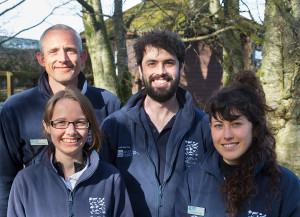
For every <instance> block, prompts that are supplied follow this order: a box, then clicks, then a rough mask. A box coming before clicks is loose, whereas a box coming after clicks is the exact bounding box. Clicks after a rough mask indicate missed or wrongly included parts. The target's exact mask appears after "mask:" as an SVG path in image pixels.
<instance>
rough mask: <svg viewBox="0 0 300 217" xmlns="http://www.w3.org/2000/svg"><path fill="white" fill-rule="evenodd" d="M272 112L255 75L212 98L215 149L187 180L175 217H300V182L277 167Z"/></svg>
mask: <svg viewBox="0 0 300 217" xmlns="http://www.w3.org/2000/svg"><path fill="white" fill-rule="evenodd" d="M269 111H272V109H271V108H270V107H268V106H267V105H266V102H265V95H264V93H263V91H262V89H261V87H260V86H259V82H258V79H257V77H256V76H255V74H254V73H253V72H251V71H246V72H241V73H237V74H236V75H235V76H234V82H233V84H232V85H231V86H230V87H226V88H223V89H222V90H220V91H218V92H217V93H216V94H214V95H213V96H212V97H211V99H210V100H209V101H208V103H207V105H206V112H207V113H208V115H209V117H210V126H211V134H212V138H213V143H214V146H215V150H212V151H211V152H209V153H208V154H207V155H206V156H205V159H204V160H203V162H202V163H201V165H198V166H195V167H193V168H190V169H189V170H188V171H187V173H186V174H185V176H184V177H183V179H182V183H181V184H179V186H178V189H177V196H176V202H175V209H174V214H173V215H172V216H175V217H188V216H189V217H192V216H193V217H199V216H205V217H222V216H223V217H225V216H226V217H227V216H228V217H299V216H300V181H299V179H298V178H297V176H296V175H295V174H293V173H292V172H291V171H289V170H288V169H286V168H284V167H281V166H279V165H278V164H277V161H276V154H275V139H274V137H273V135H272V133H271V131H270V130H269V128H268V127H267V121H266V115H267V113H268V112H269Z"/></svg>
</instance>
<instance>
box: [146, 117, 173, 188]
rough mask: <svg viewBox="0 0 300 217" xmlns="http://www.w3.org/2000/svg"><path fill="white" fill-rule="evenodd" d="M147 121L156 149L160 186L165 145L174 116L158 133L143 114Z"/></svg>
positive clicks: (164, 160)
mask: <svg viewBox="0 0 300 217" xmlns="http://www.w3.org/2000/svg"><path fill="white" fill-rule="evenodd" d="M145 114H146V116H147V120H148V124H149V127H150V129H151V132H152V135H153V138H154V142H155V144H156V147H157V151H158V156H159V162H158V167H159V169H158V172H159V174H158V176H159V181H160V184H162V183H163V181H164V173H165V165H166V156H167V155H166V151H167V143H168V140H169V136H170V133H171V130H172V127H173V124H174V122H175V119H176V115H174V116H173V117H172V118H171V120H170V121H169V122H168V123H167V124H166V126H165V127H164V129H163V130H162V131H161V132H160V133H159V132H158V130H157V129H156V127H155V125H154V124H153V122H152V121H151V119H150V117H149V115H148V114H147V113H146V112H145Z"/></svg>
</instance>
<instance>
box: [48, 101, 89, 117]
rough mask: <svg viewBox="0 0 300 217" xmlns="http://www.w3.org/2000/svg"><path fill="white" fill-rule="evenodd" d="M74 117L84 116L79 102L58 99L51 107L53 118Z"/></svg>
mask: <svg viewBox="0 0 300 217" xmlns="http://www.w3.org/2000/svg"><path fill="white" fill-rule="evenodd" d="M76 115H84V114H83V111H82V109H81V106H80V104H79V102H77V101H75V100H73V99H68V98H64V99H60V100H58V101H57V102H56V104H55V105H54V107H53V114H52V118H53V117H64V116H66V117H69V116H76Z"/></svg>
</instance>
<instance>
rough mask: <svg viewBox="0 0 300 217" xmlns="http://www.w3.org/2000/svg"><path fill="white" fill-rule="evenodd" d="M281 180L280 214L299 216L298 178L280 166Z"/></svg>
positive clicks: (299, 189)
mask: <svg viewBox="0 0 300 217" xmlns="http://www.w3.org/2000/svg"><path fill="white" fill-rule="evenodd" d="M282 172H283V176H282V181H281V193H282V201H281V214H280V216H286V217H299V216H300V180H299V178H298V177H297V176H296V175H295V174H294V173H293V172H291V171H290V170H288V169H286V168H282Z"/></svg>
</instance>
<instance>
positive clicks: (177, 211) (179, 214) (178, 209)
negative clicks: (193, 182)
mask: <svg viewBox="0 0 300 217" xmlns="http://www.w3.org/2000/svg"><path fill="white" fill-rule="evenodd" d="M175 198H176V199H175V204H174V209H173V214H172V217H189V216H190V215H188V214H187V209H188V205H190V201H191V199H190V191H189V183H188V170H187V171H186V172H185V173H184V175H183V176H182V179H181V181H180V183H179V185H178V187H177V190H176V195H175Z"/></svg>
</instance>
